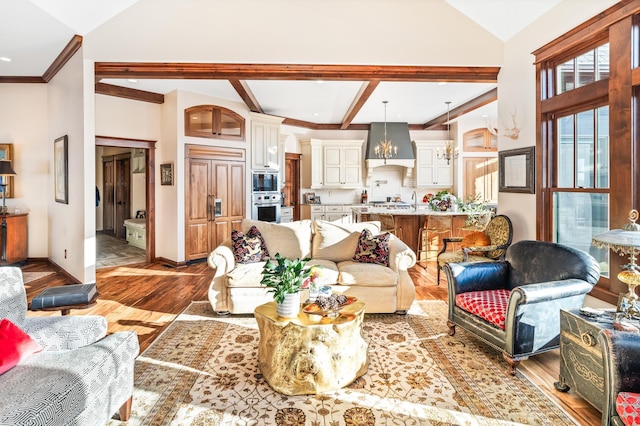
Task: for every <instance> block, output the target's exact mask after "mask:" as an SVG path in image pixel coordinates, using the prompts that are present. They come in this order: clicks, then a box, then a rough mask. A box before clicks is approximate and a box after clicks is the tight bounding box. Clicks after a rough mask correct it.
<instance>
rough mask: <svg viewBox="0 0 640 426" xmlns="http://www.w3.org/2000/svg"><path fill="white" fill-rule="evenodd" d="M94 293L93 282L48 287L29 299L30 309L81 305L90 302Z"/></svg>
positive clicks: (95, 291)
mask: <svg viewBox="0 0 640 426" xmlns="http://www.w3.org/2000/svg"><path fill="white" fill-rule="evenodd" d="M96 293H97V290H96V285H95V283H91V284H71V285H63V286H59V287H49V288H47V289H45V290H43V291H42V292H41V293H40V294H38V295H37V296H36V297H34V298H33V299H32V300H31V309H32V310H37V309H46V308H55V307H58V306H72V305H82V304H86V303H89V302H91V300H92V299H93V298H94V297H95V295H96Z"/></svg>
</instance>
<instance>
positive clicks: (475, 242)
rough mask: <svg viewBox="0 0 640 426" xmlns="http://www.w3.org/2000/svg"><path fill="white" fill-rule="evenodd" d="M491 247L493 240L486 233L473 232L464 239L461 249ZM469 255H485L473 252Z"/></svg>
mask: <svg viewBox="0 0 640 426" xmlns="http://www.w3.org/2000/svg"><path fill="white" fill-rule="evenodd" d="M490 245H491V239H490V238H489V236H488V235H487V234H485V233H484V232H480V231H476V232H472V233H470V234H468V235H465V237H464V238H463V239H462V243H460V247H462V248H466V247H486V246H490ZM469 254H473V255H476V256H484V255H485V253H484V252H481V251H471V252H469Z"/></svg>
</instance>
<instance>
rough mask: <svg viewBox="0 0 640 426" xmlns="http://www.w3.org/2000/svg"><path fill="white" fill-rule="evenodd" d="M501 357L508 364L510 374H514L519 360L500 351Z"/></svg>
mask: <svg viewBox="0 0 640 426" xmlns="http://www.w3.org/2000/svg"><path fill="white" fill-rule="evenodd" d="M502 357H503V358H504V360H505V361H507V364H509V374H511V375H512V376H515V375H516V368H518V365H520V361H521V360H520V359H513V358H511V357H510V356H509V355H507V354H505V353H504V352H503V353H502Z"/></svg>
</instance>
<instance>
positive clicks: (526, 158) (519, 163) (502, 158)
mask: <svg viewBox="0 0 640 426" xmlns="http://www.w3.org/2000/svg"><path fill="white" fill-rule="evenodd" d="M535 160H536V147H535V146H530V147H527V148H518V149H510V150H507V151H500V152H499V153H498V169H499V170H500V176H499V191H500V192H522V193H526V194H535V192H536V188H535Z"/></svg>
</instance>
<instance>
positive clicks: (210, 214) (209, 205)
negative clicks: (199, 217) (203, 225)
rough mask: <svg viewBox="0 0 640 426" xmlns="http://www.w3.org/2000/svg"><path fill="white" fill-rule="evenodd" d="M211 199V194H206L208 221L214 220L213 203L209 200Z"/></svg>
mask: <svg viewBox="0 0 640 426" xmlns="http://www.w3.org/2000/svg"><path fill="white" fill-rule="evenodd" d="M212 200H213V195H207V220H208V221H212V220H214V217H213V204H212V202H211V201H212Z"/></svg>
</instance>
